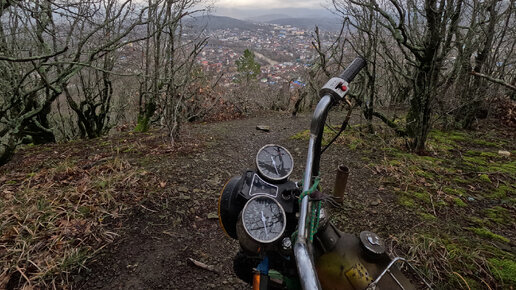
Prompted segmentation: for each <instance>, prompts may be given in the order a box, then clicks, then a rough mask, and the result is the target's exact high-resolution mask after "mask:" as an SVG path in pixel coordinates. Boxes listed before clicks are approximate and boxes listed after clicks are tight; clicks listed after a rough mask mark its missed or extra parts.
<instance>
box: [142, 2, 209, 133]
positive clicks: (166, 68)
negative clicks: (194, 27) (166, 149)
mask: <svg viewBox="0 0 516 290" xmlns="http://www.w3.org/2000/svg"><path fill="white" fill-rule="evenodd" d="M199 3H200V1H197V0H175V1H170V0H167V1H152V0H149V2H148V4H149V5H150V6H152V9H149V11H148V15H147V17H148V19H149V21H148V24H147V34H149V35H152V37H150V38H148V39H147V40H146V43H145V47H144V48H143V49H144V51H143V54H144V55H145V58H144V59H143V63H142V64H141V67H142V69H143V70H144V72H145V74H144V76H143V77H142V78H141V79H140V93H139V116H138V125H137V127H136V130H137V131H146V130H148V128H149V125H150V124H151V123H152V122H153V121H161V122H162V123H163V124H164V125H165V126H166V127H167V128H168V131H169V136H170V138H171V142H173V140H174V138H175V137H177V134H178V132H179V130H180V128H181V124H182V122H184V121H185V119H186V115H187V114H186V112H187V110H186V108H185V101H186V100H187V99H188V98H189V97H190V96H191V94H192V93H194V91H195V89H192V86H195V84H196V83H195V81H194V80H195V79H196V76H197V75H196V73H195V59H196V57H197V55H198V54H199V53H200V52H201V50H202V48H203V47H204V45H205V44H206V40H207V39H206V38H202V37H201V38H199V37H192V38H189V39H185V38H184V37H183V25H182V21H183V20H184V19H185V18H186V17H187V16H189V15H191V14H194V13H196V12H199V11H200V10H196V9H194V8H195V7H196V5H197V4H199Z"/></svg>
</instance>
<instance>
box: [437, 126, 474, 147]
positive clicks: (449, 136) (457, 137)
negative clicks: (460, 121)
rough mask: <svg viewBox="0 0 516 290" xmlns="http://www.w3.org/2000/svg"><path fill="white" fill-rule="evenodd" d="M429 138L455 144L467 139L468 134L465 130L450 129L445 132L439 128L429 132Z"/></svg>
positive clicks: (438, 141) (442, 142)
mask: <svg viewBox="0 0 516 290" xmlns="http://www.w3.org/2000/svg"><path fill="white" fill-rule="evenodd" d="M428 138H429V139H431V140H434V141H436V142H437V143H441V144H448V145H455V144H456V142H463V141H467V140H468V139H469V138H468V135H467V134H466V133H464V132H459V131H449V132H443V131H439V130H432V131H431V132H430V133H429V134H428Z"/></svg>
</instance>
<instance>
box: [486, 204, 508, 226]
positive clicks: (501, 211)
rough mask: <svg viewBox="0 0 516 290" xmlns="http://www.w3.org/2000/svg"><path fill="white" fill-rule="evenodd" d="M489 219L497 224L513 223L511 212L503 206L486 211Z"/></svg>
mask: <svg viewBox="0 0 516 290" xmlns="http://www.w3.org/2000/svg"><path fill="white" fill-rule="evenodd" d="M484 213H485V215H486V216H487V218H488V219H489V220H491V221H493V222H495V223H499V224H508V223H510V222H511V220H512V219H511V215H510V214H509V211H508V210H507V209H505V208H503V207H501V206H495V207H492V208H488V209H485V210H484Z"/></svg>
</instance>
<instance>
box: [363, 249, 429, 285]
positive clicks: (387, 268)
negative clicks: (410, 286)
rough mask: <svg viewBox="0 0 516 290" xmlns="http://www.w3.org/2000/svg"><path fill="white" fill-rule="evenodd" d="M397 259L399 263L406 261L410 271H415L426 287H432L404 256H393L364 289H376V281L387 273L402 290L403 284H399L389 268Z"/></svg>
mask: <svg viewBox="0 0 516 290" xmlns="http://www.w3.org/2000/svg"><path fill="white" fill-rule="evenodd" d="M398 261H400V262H401V263H406V264H407V265H409V267H410V268H411V269H412V271H414V273H416V275H417V276H418V277H419V279H421V280H422V281H423V282H424V283H425V285H426V287H428V289H432V286H430V284H429V283H428V282H427V281H426V280H425V279H424V278H423V277H422V276H421V274H420V273H419V271H417V269H416V268H414V266H412V264H410V263H409V262H408V261H407V260H406V259H404V258H401V257H396V258H394V259H393V260H392V261H391V262H390V263H389V265H388V266H387V267H386V268H385V270H383V272H382V273H381V274H380V276H378V278H376V280H374V281H373V282H372V283H371V284H369V286H367V288H366V290H375V289H377V288H376V287H377V285H378V283H379V282H380V280H382V278H383V277H384V276H385V274H387V273H388V274H389V275H390V276H391V277H392V279H394V281H395V282H396V284H398V286H400V289H403V290H404V289H405V288H404V287H403V285H401V283H400V281H398V279H396V277H395V276H394V275H393V274H392V272H391V270H390V269H391V268H392V267H393V266H394V264H396V262H398Z"/></svg>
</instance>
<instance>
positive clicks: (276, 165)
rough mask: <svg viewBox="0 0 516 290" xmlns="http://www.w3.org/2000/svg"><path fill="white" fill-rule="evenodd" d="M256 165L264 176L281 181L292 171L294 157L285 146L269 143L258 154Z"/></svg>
mask: <svg viewBox="0 0 516 290" xmlns="http://www.w3.org/2000/svg"><path fill="white" fill-rule="evenodd" d="M256 167H257V168H258V172H259V173H260V174H261V175H262V176H263V177H264V178H266V179H269V180H273V181H280V180H283V179H286V178H287V177H288V176H289V175H290V174H291V173H292V170H293V169H294V159H292V155H291V154H290V152H288V150H287V149H285V148H284V147H282V146H279V145H274V144H269V145H265V146H263V147H262V148H261V149H260V151H258V154H256Z"/></svg>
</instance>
